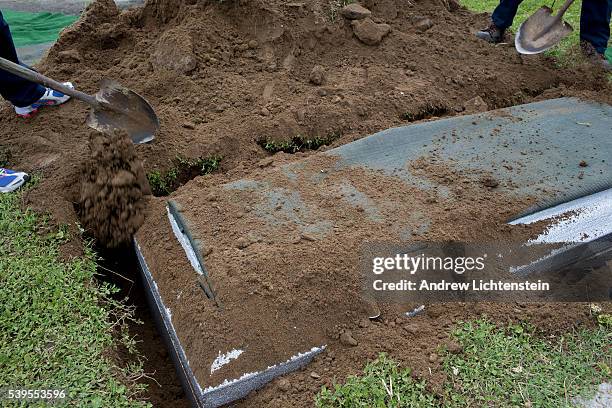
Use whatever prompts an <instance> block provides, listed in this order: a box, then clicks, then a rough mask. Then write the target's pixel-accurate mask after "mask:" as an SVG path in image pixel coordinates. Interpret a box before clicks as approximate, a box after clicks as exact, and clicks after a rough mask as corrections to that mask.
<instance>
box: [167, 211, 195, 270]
mask: <svg viewBox="0 0 612 408" xmlns="http://www.w3.org/2000/svg"><path fill="white" fill-rule="evenodd" d="M166 211H167V213H168V219H169V220H170V225H171V226H172V232H174V236H175V237H176V239H177V240H178V242H179V243H180V244H181V246H182V247H183V250H184V251H185V255H187V259H189V263H191V266H192V267H193V269H194V270H195V271H196V272H197V273H198V274H199V275H203V274H204V271H203V270H202V267H201V266H200V262H198V257H197V256H196V253H195V249H194V248H193V246H191V242H189V238H187V235H185V234H184V233H183V232H182V231H181V228H180V227H179V224H178V222H177V221H176V219H175V218H174V215H172V213H171V212H170V207H166Z"/></svg>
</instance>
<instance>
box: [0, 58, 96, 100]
mask: <svg viewBox="0 0 612 408" xmlns="http://www.w3.org/2000/svg"><path fill="white" fill-rule="evenodd" d="M0 69H3V70H5V71H7V72H10V73H11V74H13V75H17V76H18V77H20V78H23V79H27V80H28V81H32V82H35V83H37V84H39V85H42V86H44V87H48V88H51V89H53V90H55V91H58V92H61V93H63V94H65V95H69V96H72V97H74V98H76V99H79V100H81V101H83V102H85V103H88V104H90V105H92V106H93V107H94V108H96V107H99V105H100V104H99V103H98V101H97V100H96V98H95V97H93V96H91V95H88V94H86V93H84V92H81V91H77V90H76V89H73V88H70V87H68V86H66V85H64V84H62V83H59V82H57V81H55V80H53V79H51V78H48V77H46V76H44V75H42V74H40V73H38V72H36V71H32V70H31V69H28V68H25V67H23V66H21V65H19V64H15V63H14V62H12V61H9V60H7V59H4V58H0Z"/></svg>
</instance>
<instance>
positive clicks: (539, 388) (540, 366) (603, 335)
mask: <svg viewBox="0 0 612 408" xmlns="http://www.w3.org/2000/svg"><path fill="white" fill-rule="evenodd" d="M611 336H612V331H611V330H610V328H605V327H601V326H600V327H598V328H595V329H593V330H581V331H578V332H575V333H568V334H566V335H563V336H560V337H557V338H555V339H554V340H546V339H542V338H540V337H538V336H537V335H536V334H535V329H534V328H533V327H532V326H529V325H525V324H524V325H511V326H508V327H507V328H505V329H500V328H497V327H496V326H495V325H494V324H492V323H490V322H488V321H486V320H476V321H472V322H467V323H463V324H462V325H461V326H460V327H459V328H458V329H457V330H456V331H455V332H454V333H453V337H455V339H456V340H457V341H459V343H461V345H462V346H463V352H462V353H460V354H456V355H455V354H448V355H447V356H446V358H445V359H444V363H443V364H444V368H445V370H446V372H447V373H448V374H449V378H450V383H449V384H448V387H447V395H446V396H447V399H448V402H449V403H450V405H452V406H457V407H470V406H490V404H493V406H499V403H500V402H505V406H533V407H551V408H553V407H555V408H556V407H565V406H571V401H572V399H573V398H575V397H577V396H583V397H584V396H587V395H588V394H590V393H591V392H592V391H593V390H594V389H595V388H596V387H597V385H598V384H600V383H602V382H604V381H606V380H607V379H608V378H606V374H605V372H604V371H602V370H601V369H600V367H601V366H602V365H603V366H608V367H609V366H610V362H611V361H610V360H611V359H612V356H611V354H610V349H609V348H610V339H611Z"/></svg>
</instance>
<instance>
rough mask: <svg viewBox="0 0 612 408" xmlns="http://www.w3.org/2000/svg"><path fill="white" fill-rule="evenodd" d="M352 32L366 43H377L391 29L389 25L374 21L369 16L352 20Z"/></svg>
mask: <svg viewBox="0 0 612 408" xmlns="http://www.w3.org/2000/svg"><path fill="white" fill-rule="evenodd" d="M351 25H352V26H353V33H355V36H356V37H357V38H359V40H360V41H361V42H362V43H364V44H367V45H378V44H380V43H381V42H382V40H383V38H384V37H385V36H386V35H387V34H389V32H390V31H391V26H390V25H388V24H383V23H375V22H374V21H373V20H372V19H371V18H369V17H368V18H365V19H363V20H353V22H352V23H351Z"/></svg>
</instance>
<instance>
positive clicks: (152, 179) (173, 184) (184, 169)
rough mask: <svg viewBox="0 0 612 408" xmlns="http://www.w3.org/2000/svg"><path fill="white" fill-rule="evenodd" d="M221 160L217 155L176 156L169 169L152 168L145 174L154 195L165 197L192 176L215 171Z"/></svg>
mask: <svg viewBox="0 0 612 408" xmlns="http://www.w3.org/2000/svg"><path fill="white" fill-rule="evenodd" d="M221 160H222V157H219V156H212V157H205V158H203V157H200V158H196V159H187V158H184V157H181V156H177V157H176V159H175V160H174V163H173V165H172V167H171V168H170V169H169V170H166V171H164V172H162V171H159V170H154V171H152V172H150V173H149V174H147V179H148V180H149V185H150V186H151V191H152V192H153V195H154V196H156V197H165V196H167V195H169V194H170V193H172V192H173V191H175V190H176V189H177V188H179V187H180V186H181V185H183V184H185V183H186V182H187V181H189V180H191V179H192V178H194V177H197V176H205V175H207V174H210V173H213V172H215V171H217V170H218V169H219V167H220V166H221Z"/></svg>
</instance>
